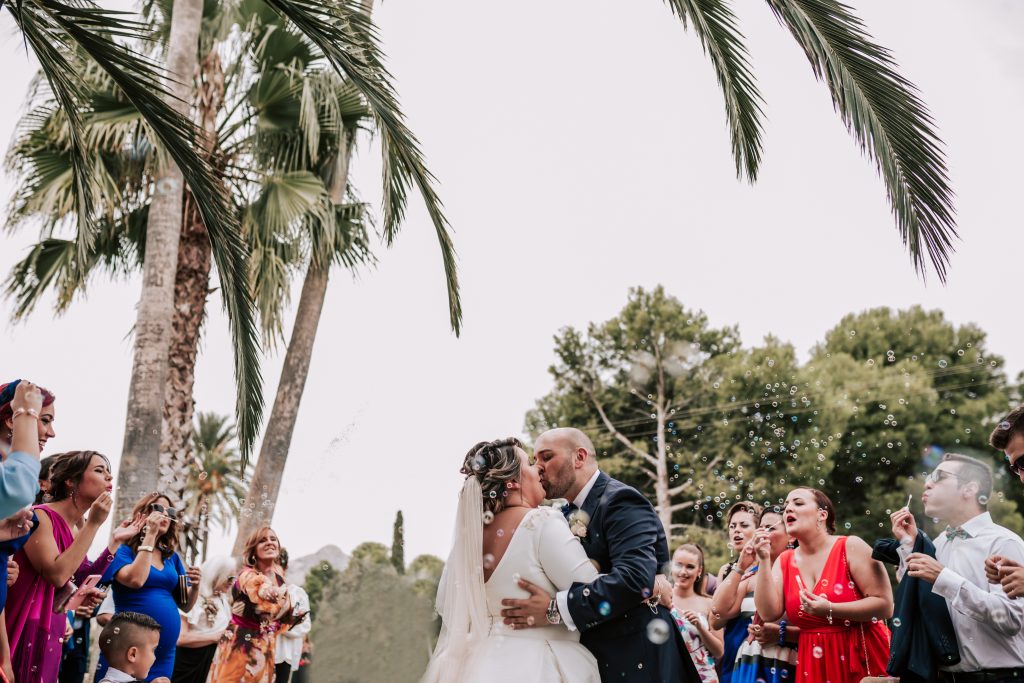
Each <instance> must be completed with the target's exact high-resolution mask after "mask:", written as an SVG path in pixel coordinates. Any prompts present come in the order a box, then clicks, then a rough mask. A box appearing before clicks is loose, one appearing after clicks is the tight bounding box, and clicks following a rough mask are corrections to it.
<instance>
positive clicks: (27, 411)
mask: <svg viewBox="0 0 1024 683" xmlns="http://www.w3.org/2000/svg"><path fill="white" fill-rule="evenodd" d="M22 415H29V416H30V417H33V418H35V419H36V420H38V419H39V413H38V412H37V411H36V409H35V408H18V409H17V410H15V411H14V414H12V415H11V419H12V420H14V419H17V418H19V417H21V416H22Z"/></svg>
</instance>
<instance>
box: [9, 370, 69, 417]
mask: <svg viewBox="0 0 1024 683" xmlns="http://www.w3.org/2000/svg"><path fill="white" fill-rule="evenodd" d="M20 382H21V380H20V379H16V380H12V381H10V382H7V383H6V384H0V401H2V402H0V424H7V421H8V420H10V419H12V418H13V417H14V409H13V408H11V401H13V400H14V390H15V389H16V388H17V386H18V384H19V383H20ZM39 392H40V393H41V394H42V395H43V407H44V408H45V407H46V406H49V405H52V404H53V402H54V400H55V399H56V396H54V395H53V394H52V393H50V391H48V390H47V389H44V388H42V387H39Z"/></svg>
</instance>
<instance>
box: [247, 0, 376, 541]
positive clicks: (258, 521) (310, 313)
mask: <svg viewBox="0 0 1024 683" xmlns="http://www.w3.org/2000/svg"><path fill="white" fill-rule="evenodd" d="M362 9H363V12H364V13H365V14H366V15H367V16H369V15H370V13H371V12H372V11H373V0H363V4H362ZM352 140H353V138H352V133H351V132H350V131H349V130H347V129H345V130H342V132H341V137H340V139H339V140H338V155H337V157H336V160H335V164H334V168H333V172H332V174H331V178H330V183H331V190H330V194H331V201H332V202H334V203H335V204H342V203H343V202H344V200H345V190H346V189H347V188H348V169H349V162H350V161H351V159H352ZM330 268H331V263H330V259H329V258H324V259H322V260H321V259H318V258H316V257H315V256H314V257H312V258H310V262H309V267H308V269H307V270H306V279H305V281H304V282H303V283H302V294H301V296H300V297H299V308H298V310H297V311H296V313H295V325H294V327H293V328H292V338H291V340H290V341H289V342H288V351H287V352H286V353H285V357H284V367H282V368H281V380H280V382H278V385H277V395H276V396H275V397H274V408H273V410H272V411H271V413H270V419H269V420H267V430H266V432H264V434H263V443H262V444H261V445H260V456H259V459H258V460H257V461H256V471H255V473H254V474H253V477H252V482H251V483H250V484H249V495H248V496H246V499H245V501H244V502H243V507H242V516H241V518H240V519H239V520H238V535H237V536H236V537H235V547H234V549H233V550H232V554H233V555H241V554H242V551H243V550H244V549H245V541H246V539H248V537H249V535H250V534H251V533H252V532H253V531H255V530H256V529H259V528H260V527H261V526H264V525H269V524H270V522H271V521H272V520H273V519H274V508H275V507H276V506H277V496H278V493H279V492H280V490H281V478H282V477H283V476H284V466H285V462H287V460H288V451H289V449H290V448H291V445H292V434H293V433H294V432H295V420H296V418H297V417H298V415H299V403H300V402H301V401H302V393H303V391H305V389H306V377H307V376H308V375H309V364H310V361H311V360H312V358H313V342H314V341H315V339H316V331H317V328H318V327H319V325H320V314H321V312H322V311H323V308H324V299H325V298H326V296H327V281H328V278H329V277H330Z"/></svg>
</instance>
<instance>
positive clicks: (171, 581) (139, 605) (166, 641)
mask: <svg viewBox="0 0 1024 683" xmlns="http://www.w3.org/2000/svg"><path fill="white" fill-rule="evenodd" d="M134 561H135V553H133V552H132V549H131V548H129V547H128V546H126V545H122V546H121V547H120V548H118V549H117V553H116V554H115V555H114V561H113V562H112V563H111V564H110V567H109V568H108V569H107V571H106V573H105V574H104V575H103V580H102V581H103V583H110V582H113V584H114V613H115V614H117V613H118V612H140V613H142V614H145V615H147V616H150V617H153V618H154V619H156V620H157V621H158V622H159V623H160V644H159V645H157V648H156V661H155V662H153V667H152V668H151V669H150V670H149V676H148V677H147V678H146V680H148V681H151V680H153V679H154V678H159V677H160V676H166V677H167V678H170V677H171V675H172V674H174V650H175V647H176V646H177V643H178V633H179V632H180V631H181V617H180V616H178V615H179V613H178V605H177V603H176V602H175V601H174V593H175V591H176V590H177V588H178V577H179V576H181V575H184V574H185V565H184V564H183V563H182V561H181V558H180V557H178V555H177V553H175V554H172V555H171V556H170V557H168V558H167V559H165V560H164V568H163V570H157V569H156V567H150V568H149V577H147V578H146V583H145V584H143V586H142V588H129V587H128V586H125V585H122V584H121V583H119V582H117V581H114V576H115V575H116V574H117V572H119V571H120V570H121V569H122V568H124V567H127V566H128V565H130V564H131V563H132V562H134ZM106 671H107V662H106V660H105V659H104V658H103V657H102V656H101V657H100V663H99V667H97V669H96V680H100V679H102V678H103V675H104V674H105V673H106Z"/></svg>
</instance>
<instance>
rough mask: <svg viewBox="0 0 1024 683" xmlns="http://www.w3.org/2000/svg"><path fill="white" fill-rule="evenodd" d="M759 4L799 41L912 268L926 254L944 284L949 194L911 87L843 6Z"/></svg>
mask: <svg viewBox="0 0 1024 683" xmlns="http://www.w3.org/2000/svg"><path fill="white" fill-rule="evenodd" d="M767 2H768V5H769V6H770V7H771V8H772V11H773V12H774V13H775V16H776V17H777V18H778V20H779V22H780V23H782V25H783V26H785V27H786V28H788V29H789V31H790V33H792V34H793V37H794V38H796V40H797V42H798V43H800V46H801V47H802V48H803V50H804V52H805V53H806V54H807V58H808V59H809V60H810V62H811V68H812V69H813V70H814V75H815V76H816V77H817V78H818V79H819V80H824V81H825V83H826V84H827V85H828V88H829V90H830V92H831V93H832V102H833V105H834V106H835V108H836V111H837V112H839V115H840V116H841V117H842V119H843V122H844V123H845V124H846V127H847V128H848V129H849V130H850V132H851V133H852V134H853V135H854V137H855V138H856V140H857V142H858V143H859V145H860V147H861V151H862V152H864V153H865V154H867V155H868V157H869V158H871V159H872V160H873V161H874V162H875V165H876V168H877V169H878V172H879V174H880V175H881V176H882V178H883V180H884V181H885V184H886V189H887V190H888V195H889V203H890V205H891V206H892V210H893V214H894V215H895V217H896V225H897V228H898V230H899V232H900V237H901V238H902V240H903V243H904V245H906V247H907V249H908V251H909V252H910V256H911V259H912V261H913V263H914V268H915V269H916V270H917V271H918V273H920V274H921V275H922V276H923V275H925V274H926V270H927V264H926V262H925V258H926V255H927V259H928V260H929V261H931V265H932V267H933V268H934V269H935V272H936V274H937V275H938V277H939V280H941V281H943V282H945V280H946V269H947V267H948V264H949V259H950V256H951V255H952V252H953V240H954V239H955V238H956V237H957V232H956V224H955V220H954V217H953V215H954V209H953V190H952V189H951V187H950V185H949V177H948V174H947V171H946V159H945V154H944V152H943V150H942V146H941V141H940V140H939V138H938V135H937V134H936V133H935V131H934V128H933V121H932V118H931V115H930V114H929V112H928V109H927V107H926V106H925V104H924V102H922V101H921V99H920V98H919V97H918V93H917V89H916V88H915V87H914V85H913V84H912V83H910V81H908V80H907V79H906V78H904V77H903V76H901V75H900V74H899V73H898V72H897V70H896V68H897V67H896V63H895V61H894V60H893V58H892V55H891V53H890V52H889V51H888V50H887V49H886V48H884V47H882V46H880V45H878V44H876V43H875V42H874V40H873V39H872V38H871V36H870V35H869V34H868V32H867V29H866V27H865V26H864V24H863V22H861V21H860V19H858V18H857V17H856V16H854V14H853V11H852V10H851V9H850V8H849V7H848V6H846V5H844V4H842V3H840V2H836V0H767Z"/></svg>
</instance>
